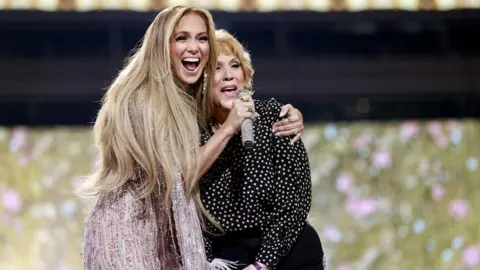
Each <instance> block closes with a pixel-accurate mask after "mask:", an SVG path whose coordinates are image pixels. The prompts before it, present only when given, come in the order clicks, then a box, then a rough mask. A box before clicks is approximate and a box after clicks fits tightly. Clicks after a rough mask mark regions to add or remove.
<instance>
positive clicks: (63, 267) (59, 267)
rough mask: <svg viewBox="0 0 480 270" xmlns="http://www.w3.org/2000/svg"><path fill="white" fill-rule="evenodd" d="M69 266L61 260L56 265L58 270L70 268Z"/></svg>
mask: <svg viewBox="0 0 480 270" xmlns="http://www.w3.org/2000/svg"><path fill="white" fill-rule="evenodd" d="M70 269H71V268H70V266H68V265H67V264H66V263H64V262H61V263H60V265H59V266H58V270H70Z"/></svg>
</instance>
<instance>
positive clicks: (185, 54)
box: [82, 6, 303, 270]
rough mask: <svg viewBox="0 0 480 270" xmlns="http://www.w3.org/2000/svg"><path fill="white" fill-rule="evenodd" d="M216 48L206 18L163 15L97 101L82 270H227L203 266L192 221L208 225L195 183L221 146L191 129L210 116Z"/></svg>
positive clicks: (201, 13) (187, 12)
mask: <svg viewBox="0 0 480 270" xmlns="http://www.w3.org/2000/svg"><path fill="white" fill-rule="evenodd" d="M214 38H215V34H214V24H213V21H212V17H211V15H210V13H209V12H208V11H206V10H204V9H198V8H191V7H185V6H175V7H170V8H167V9H165V10H163V11H162V12H160V13H159V14H158V15H157V17H156V18H155V20H154V21H153V22H152V24H151V25H150V27H149V28H148V30H147V32H146V34H145V36H144V38H143V43H142V45H141V46H140V47H139V48H138V50H137V51H136V52H135V53H134V55H133V56H132V57H131V59H130V60H129V62H128V63H127V65H126V66H125V67H124V69H123V70H122V71H121V72H120V73H119V75H118V77H117V78H116V79H115V80H114V82H113V83H112V85H111V86H110V88H109V89H108V91H107V93H106V94H105V97H104V100H103V104H102V108H101V110H100V112H99V114H98V116H97V119H96V122H95V126H94V133H95V137H96V143H97V144H98V146H99V148H100V152H101V158H102V164H101V166H100V168H99V170H98V171H97V172H95V173H94V174H93V175H92V177H91V178H90V181H89V182H88V183H87V184H86V186H85V187H84V190H83V192H82V193H83V194H87V195H93V196H96V197H97V201H96V204H95V206H94V208H93V209H92V212H91V213H90V215H89V217H88V220H87V223H86V228H85V244H84V268H85V269H88V270H100V269H103V270H104V269H152V270H160V269H166V270H175V269H184V270H193V269H195V270H197V269H198V270H203V269H228V262H226V261H222V260H214V261H213V262H212V263H208V261H207V260H206V256H205V252H204V243H203V239H202V230H201V224H202V223H201V222H200V220H199V217H198V215H197V213H198V212H197V210H198V211H200V213H203V216H206V217H207V218H209V214H208V213H207V212H205V211H204V210H203V208H202V204H201V203H200V200H199V196H198V195H199V193H198V189H199V188H198V179H199V175H200V173H202V171H203V170H206V169H208V168H209V166H210V165H211V156H212V155H211V152H212V151H211V150H212V149H222V144H221V137H220V136H217V138H216V139H212V140H211V141H209V142H208V143H207V144H206V145H205V146H204V147H202V148H201V149H200V148H199V145H198V136H199V134H200V131H199V128H198V126H199V125H198V124H199V121H202V119H204V118H205V117H206V116H208V115H210V112H211V111H213V110H214V107H213V106H212V105H211V102H210V99H211V96H210V94H209V93H211V91H210V89H209V86H210V85H211V84H212V82H211V80H212V79H213V77H214V75H215V68H216V67H215V63H216V50H215V42H214ZM197 116H200V117H199V118H197ZM247 117H250V118H254V114H248V115H247ZM296 117H297V118H298V117H299V116H298V114H297V116H296ZM238 118H239V121H240V120H243V119H244V118H243V117H240V116H239V117H238ZM300 120H301V119H300ZM299 122H300V126H303V122H302V121H299ZM297 125H298V123H297ZM287 129H289V128H288V126H287Z"/></svg>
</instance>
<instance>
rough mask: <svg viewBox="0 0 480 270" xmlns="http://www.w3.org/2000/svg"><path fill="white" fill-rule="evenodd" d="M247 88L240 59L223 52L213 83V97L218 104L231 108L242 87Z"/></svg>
mask: <svg viewBox="0 0 480 270" xmlns="http://www.w3.org/2000/svg"><path fill="white" fill-rule="evenodd" d="M244 88H245V76H244V74H243V69H242V66H241V64H240V61H239V60H238V59H237V57H235V56H234V55H232V54H225V53H221V54H220V55H218V58H217V69H216V72H215V80H214V84H213V99H214V102H215V104H216V105H217V106H221V107H222V108H224V109H227V110H230V109H231V108H232V103H233V101H234V100H235V98H236V97H237V93H238V91H239V90H240V89H244Z"/></svg>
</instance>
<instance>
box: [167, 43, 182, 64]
mask: <svg viewBox="0 0 480 270" xmlns="http://www.w3.org/2000/svg"><path fill="white" fill-rule="evenodd" d="M179 51H180V49H179V48H178V45H177V44H175V43H173V44H171V46H170V55H171V56H172V60H173V64H174V65H178V62H180V56H181V55H180V53H179Z"/></svg>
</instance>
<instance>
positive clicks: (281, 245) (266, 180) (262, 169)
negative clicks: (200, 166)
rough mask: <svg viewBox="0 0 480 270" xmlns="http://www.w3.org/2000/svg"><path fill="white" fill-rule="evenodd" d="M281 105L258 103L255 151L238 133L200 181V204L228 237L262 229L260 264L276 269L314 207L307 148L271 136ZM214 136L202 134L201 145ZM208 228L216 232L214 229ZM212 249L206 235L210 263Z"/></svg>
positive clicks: (286, 139)
mask: <svg viewBox="0 0 480 270" xmlns="http://www.w3.org/2000/svg"><path fill="white" fill-rule="evenodd" d="M281 106H282V105H281V104H280V103H278V102H277V101H276V100H275V99H269V100H267V101H255V108H256V111H257V112H258V113H259V114H260V117H259V118H257V120H256V121H255V123H254V136H255V146H254V148H253V150H252V151H250V152H248V151H246V150H244V147H243V146H242V143H241V137H240V133H238V134H237V135H235V136H234V137H232V139H231V140H230V141H229V143H228V144H227V146H226V148H225V150H224V151H223V152H222V154H221V155H220V157H219V158H218V159H217V161H216V162H215V163H214V165H213V166H212V167H211V169H210V170H209V171H208V172H207V174H205V176H204V177H203V179H202V181H201V198H202V202H203V204H204V206H205V208H206V209H207V211H208V212H209V213H210V214H211V215H212V216H213V217H214V218H215V220H216V221H217V222H218V223H219V224H220V225H221V227H222V229H223V230H224V231H225V232H227V233H228V232H239V231H242V230H247V229H251V228H260V230H261V232H262V236H261V247H260V251H259V253H258V254H257V257H256V261H258V262H261V263H263V264H265V265H267V266H269V267H271V268H272V269H275V268H276V266H277V264H278V262H279V260H280V259H281V258H283V257H284V256H285V255H287V254H288V252H289V251H290V249H291V248H292V246H293V244H294V243H295V241H296V239H297V237H298V236H299V234H300V232H301V231H302V229H303V227H304V226H305V222H306V218H307V215H308V212H309V211H310V205H311V178H310V166H309V161H308V156H307V152H306V150H305V147H304V145H303V143H302V142H301V141H298V142H296V143H295V144H293V145H291V144H290V139H291V138H289V137H280V136H275V134H274V133H273V132H272V126H273V124H274V123H275V122H276V121H278V120H280V118H279V114H280V109H281ZM210 132H211V131H210ZM210 132H204V133H203V134H202V144H204V143H206V141H207V140H208V139H209V138H210V136H211V133H210ZM207 228H208V230H209V231H214V232H215V231H216V230H215V228H214V227H213V225H211V224H207ZM217 231H218V230H217ZM211 245H212V241H211V239H210V238H209V236H208V235H205V246H206V251H207V256H208V258H209V260H212V259H213V255H212V246H211Z"/></svg>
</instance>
